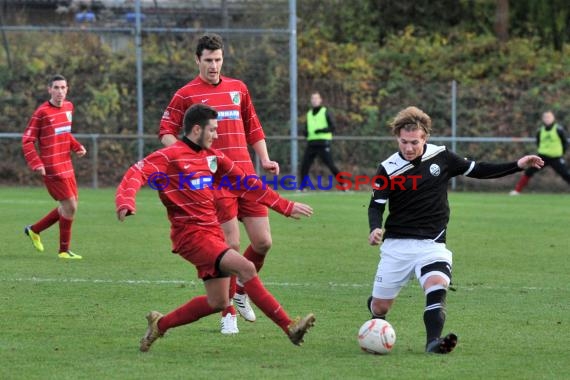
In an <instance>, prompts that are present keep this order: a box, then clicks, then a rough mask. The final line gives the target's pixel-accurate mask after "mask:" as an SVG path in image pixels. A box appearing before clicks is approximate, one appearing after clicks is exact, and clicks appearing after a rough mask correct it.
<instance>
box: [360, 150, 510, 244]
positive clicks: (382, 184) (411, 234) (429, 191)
mask: <svg viewBox="0 0 570 380" xmlns="http://www.w3.org/2000/svg"><path fill="white" fill-rule="evenodd" d="M520 170H521V169H519V167H518V166H517V162H509V163H503V164H490V163H484V162H480V163H476V162H475V161H472V160H468V159H464V158H461V157H459V156H458V155H457V154H455V153H453V152H451V151H449V150H447V148H446V147H445V146H436V145H433V144H426V146H425V148H424V154H423V155H422V156H421V157H418V158H417V159H415V160H413V161H407V160H405V159H404V158H403V157H402V155H401V154H400V153H399V152H398V153H394V154H393V155H391V156H390V157H389V158H388V159H387V160H385V161H383V162H382V163H381V164H380V165H379V166H378V170H377V172H376V176H375V177H374V182H373V183H374V190H373V192H372V199H371V200H370V205H369V207H368V222H369V226H370V231H372V230H374V229H375V228H381V227H382V215H383V213H384V209H385V207H386V204H388V209H389V215H388V217H387V219H386V223H385V225H384V228H385V232H384V238H385V239H386V238H392V239H432V240H434V241H436V242H445V231H446V228H447V223H448V222H449V203H448V201H447V187H448V182H449V179H450V178H452V177H455V176H458V175H466V176H468V177H473V178H482V179H483V178H498V177H503V176H506V175H509V174H512V173H515V172H517V171H520Z"/></svg>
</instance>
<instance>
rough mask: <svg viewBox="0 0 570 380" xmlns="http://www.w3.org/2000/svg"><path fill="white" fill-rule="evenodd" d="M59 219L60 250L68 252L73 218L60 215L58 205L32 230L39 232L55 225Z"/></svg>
mask: <svg viewBox="0 0 570 380" xmlns="http://www.w3.org/2000/svg"><path fill="white" fill-rule="evenodd" d="M57 221H59V252H67V251H68V250H69V244H70V242H71V224H73V219H67V218H66V217H64V216H63V215H59V210H58V208H57V207H56V208H54V209H53V210H51V211H50V212H49V213H48V214H47V215H46V216H44V217H43V218H42V219H41V220H40V221H38V222H37V223H36V224H34V225H33V226H32V227H31V228H32V231H34V232H35V233H36V234H39V233H40V232H42V231H44V230H47V229H48V228H49V227H51V226H52V225H54V224H55V223H56V222H57Z"/></svg>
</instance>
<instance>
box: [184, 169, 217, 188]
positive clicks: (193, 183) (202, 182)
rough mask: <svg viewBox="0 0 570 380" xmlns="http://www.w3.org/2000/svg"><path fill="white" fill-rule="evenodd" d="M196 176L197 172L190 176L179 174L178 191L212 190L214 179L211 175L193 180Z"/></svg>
mask: <svg viewBox="0 0 570 380" xmlns="http://www.w3.org/2000/svg"><path fill="white" fill-rule="evenodd" d="M194 174H196V173H195V172H193V173H190V174H184V173H179V174H178V180H179V181H178V190H184V189H185V188H188V189H190V190H204V189H206V188H210V189H211V188H212V186H213V185H214V177H213V176H211V175H205V176H200V177H196V178H192V177H193V176H194Z"/></svg>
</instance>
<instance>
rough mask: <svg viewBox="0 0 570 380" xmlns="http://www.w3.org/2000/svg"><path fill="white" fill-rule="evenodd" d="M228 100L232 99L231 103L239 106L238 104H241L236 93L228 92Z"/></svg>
mask: <svg viewBox="0 0 570 380" xmlns="http://www.w3.org/2000/svg"><path fill="white" fill-rule="evenodd" d="M230 98H232V102H233V103H234V104H235V105H237V106H239V104H240V102H241V98H240V96H239V92H238V91H230Z"/></svg>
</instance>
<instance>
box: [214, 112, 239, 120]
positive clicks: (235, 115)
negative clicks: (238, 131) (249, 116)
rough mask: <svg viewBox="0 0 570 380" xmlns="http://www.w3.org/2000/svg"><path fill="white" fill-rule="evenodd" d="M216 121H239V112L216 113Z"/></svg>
mask: <svg viewBox="0 0 570 380" xmlns="http://www.w3.org/2000/svg"><path fill="white" fill-rule="evenodd" d="M218 120H239V111H238V110H230V111H218Z"/></svg>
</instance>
